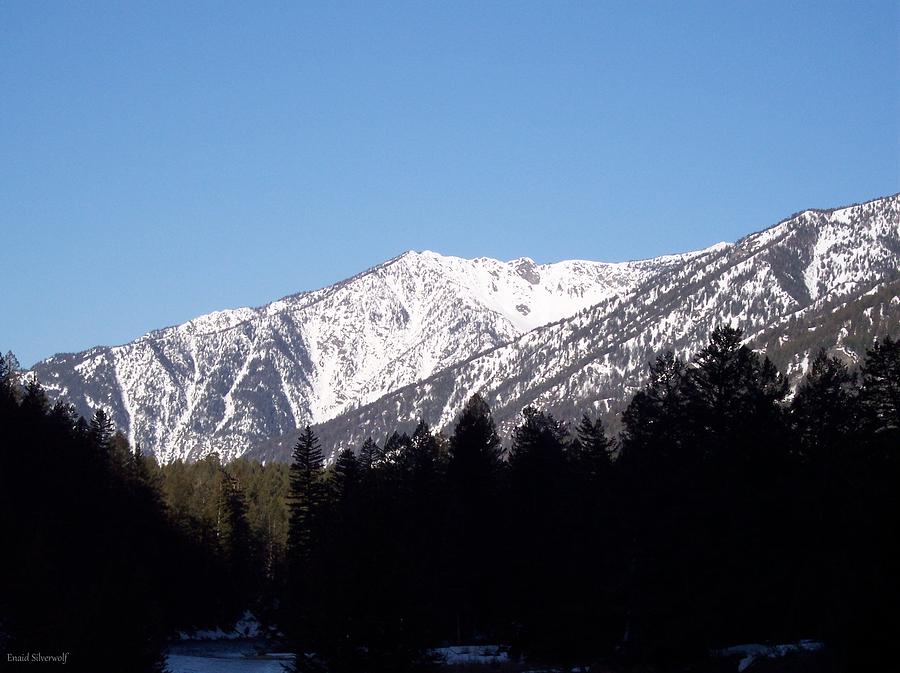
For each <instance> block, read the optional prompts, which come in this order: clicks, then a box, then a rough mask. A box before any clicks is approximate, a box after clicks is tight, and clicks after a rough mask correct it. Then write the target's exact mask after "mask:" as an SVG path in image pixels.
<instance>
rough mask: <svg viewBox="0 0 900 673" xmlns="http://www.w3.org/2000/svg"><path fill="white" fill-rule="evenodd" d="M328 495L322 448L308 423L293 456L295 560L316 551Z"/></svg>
mask: <svg viewBox="0 0 900 673" xmlns="http://www.w3.org/2000/svg"><path fill="white" fill-rule="evenodd" d="M324 497H325V487H324V467H323V464H322V449H321V447H320V446H319V439H318V437H316V434H315V433H314V432H313V429H312V427H311V426H309V425H307V426H306V427H305V428H304V430H303V432H302V434H301V435H300V438H299V439H298V440H297V443H296V445H294V451H293V453H292V456H291V470H290V493H289V496H288V507H289V510H290V528H289V533H288V553H289V554H290V556H291V558H292V559H293V560H295V561H306V560H308V559H309V557H310V555H311V553H312V544H313V535H314V531H315V527H316V525H317V524H318V521H317V517H318V515H319V514H320V512H321V508H322V506H323V504H324Z"/></svg>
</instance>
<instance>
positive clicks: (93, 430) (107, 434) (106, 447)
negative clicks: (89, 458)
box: [88, 409, 115, 466]
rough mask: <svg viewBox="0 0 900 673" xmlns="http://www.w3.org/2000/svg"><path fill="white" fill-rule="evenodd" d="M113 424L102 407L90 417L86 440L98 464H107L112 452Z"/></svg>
mask: <svg viewBox="0 0 900 673" xmlns="http://www.w3.org/2000/svg"><path fill="white" fill-rule="evenodd" d="M114 432H115V426H114V425H113V422H112V419H110V417H109V416H108V415H107V413H106V412H105V411H104V410H103V409H97V411H95V412H94V415H93V417H92V418H91V424H90V430H89V432H88V440H89V441H90V444H91V448H92V449H93V452H94V455H95V456H96V458H97V460H99V461H100V464H101V465H103V466H108V465H109V463H110V458H111V454H112V440H113V433H114Z"/></svg>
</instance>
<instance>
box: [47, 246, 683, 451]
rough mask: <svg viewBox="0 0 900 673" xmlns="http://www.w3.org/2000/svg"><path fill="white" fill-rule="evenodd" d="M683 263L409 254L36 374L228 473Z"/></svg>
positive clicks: (122, 423)
mask: <svg viewBox="0 0 900 673" xmlns="http://www.w3.org/2000/svg"><path fill="white" fill-rule="evenodd" d="M690 257H691V255H673V256H669V257H663V258H659V259H655V260H647V261H639V262H626V263H620V264H604V263H599V262H588V261H566V262H560V263H558V264H546V265H538V264H535V263H534V262H533V261H532V260H530V259H527V258H523V259H517V260H513V261H511V262H500V261H497V260H494V259H488V258H484V257H482V258H478V259H474V260H466V259H460V258H457V257H445V256H442V255H438V254H435V253H433V252H422V253H417V252H407V253H405V254H403V255H400V256H399V257H397V258H395V259H392V260H390V261H388V262H385V263H384V264H381V265H379V266H376V267H375V268H373V269H370V270H368V271H366V272H364V273H361V274H359V275H357V276H355V277H353V278H350V279H348V280H346V281H343V282H341V283H338V284H336V285H333V286H331V287H327V288H324V289H321V290H317V291H314V292H302V293H299V294H296V295H292V296H289V297H285V298H284V299H281V300H279V301H276V302H273V303H271V304H268V305H266V306H263V307H261V308H240V309H234V310H228V311H219V312H215V313H210V314H209V315H204V316H201V317H199V318H196V319H194V320H191V321H189V322H187V323H185V324H183V325H178V326H175V327H168V328H165V329H161V330H157V331H154V332H151V333H149V334H147V335H145V336H143V337H141V338H139V339H137V340H135V341H133V342H131V343H128V344H124V345H121V346H114V347H98V348H92V349H90V350H87V351H84V352H81V353H75V354H62V355H56V356H54V357H51V358H48V359H46V360H43V361H42V362H40V363H38V364H37V365H35V367H34V368H33V372H34V374H35V375H36V376H37V377H38V379H39V380H40V381H41V383H42V384H43V385H44V387H45V388H46V390H47V392H48V394H49V395H50V397H51V398H57V397H65V398H66V399H68V400H69V401H70V402H72V403H73V404H75V406H76V409H77V410H78V411H79V412H80V413H82V414H88V415H89V414H90V413H91V412H92V411H91V410H92V409H95V408H98V407H101V406H102V407H104V408H106V409H107V410H109V411H110V412H111V415H112V418H113V420H114V422H115V424H116V426H117V427H119V428H122V429H123V430H124V431H125V432H126V433H127V435H128V438H129V440H130V441H131V442H132V443H133V444H134V443H140V444H141V446H142V447H143V448H144V450H147V451H152V452H154V453H155V454H156V455H157V456H158V457H159V458H160V460H163V461H168V460H172V459H175V458H185V459H195V458H199V457H201V456H203V455H205V454H207V453H209V452H211V451H218V452H219V453H220V454H221V455H222V457H223V458H225V459H230V458H234V457H237V456H239V455H242V454H243V453H245V452H246V451H247V450H248V449H249V448H250V447H253V446H256V445H258V444H260V443H261V442H263V441H265V440H268V439H270V438H272V437H277V436H280V435H282V434H285V433H288V434H292V433H293V432H294V430H295V428H297V426H298V425H301V424H305V423H308V422H309V423H320V422H323V421H325V420H328V419H329V418H333V417H335V416H337V415H339V414H341V413H343V412H346V411H348V410H351V409H353V408H356V407H358V406H360V405H363V404H367V403H369V402H372V401H374V400H377V399H379V398H381V397H382V396H384V395H385V394H387V393H389V392H392V391H394V390H397V389H398V388H401V387H403V386H405V385H408V384H410V383H413V382H415V381H419V380H422V379H426V378H428V377H429V376H431V375H432V374H434V373H435V372H438V371H440V370H442V369H445V368H446V367H448V366H450V365H453V364H456V363H457V362H461V361H464V360H466V359H468V358H470V357H472V356H473V355H475V354H477V353H480V352H482V351H485V350H488V349H491V348H494V347H497V346H499V345H501V344H505V343H508V342H509V341H510V340H512V339H515V338H517V337H519V336H521V335H523V334H525V333H527V332H529V331H531V330H532V329H534V328H535V327H538V326H540V325H542V324H546V323H549V322H553V321H556V320H559V319H560V318H563V317H565V316H569V315H572V314H574V313H576V312H577V311H579V310H580V309H583V308H585V307H587V306H590V305H593V304H596V303H597V302H600V301H604V300H607V299H609V298H611V297H614V296H619V295H622V294H627V293H629V292H631V291H632V289H633V288H634V287H636V286H637V285H638V284H640V283H641V282H642V281H643V279H645V278H646V277H647V276H648V275H650V274H653V273H657V272H659V271H660V270H662V269H665V268H669V267H672V266H677V265H679V264H682V263H683V262H684V260H686V259H688V258H690Z"/></svg>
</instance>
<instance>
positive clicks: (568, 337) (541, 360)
mask: <svg viewBox="0 0 900 673" xmlns="http://www.w3.org/2000/svg"><path fill="white" fill-rule="evenodd" d="M645 271H646V274H645V275H644V277H643V278H641V279H640V281H639V282H637V283H636V284H635V285H634V286H632V287H631V288H630V289H627V290H625V291H623V292H621V293H619V294H616V295H613V296H610V297H607V298H605V299H603V300H601V301H600V302H598V303H597V304H595V305H594V306H591V307H589V308H588V309H586V310H583V311H580V312H579V313H577V314H576V315H574V316H572V317H570V318H567V319H563V320H561V321H559V322H557V323H554V324H551V325H547V326H544V327H540V328H537V329H535V330H533V331H531V332H528V333H527V334H525V335H523V336H521V337H519V338H518V339H514V340H513V341H511V342H509V343H507V344H504V345H502V346H499V347H497V348H494V349H492V350H490V351H487V352H484V353H482V354H480V355H478V356H477V357H474V358H472V359H469V360H467V361H465V362H460V363H458V364H456V365H453V366H451V367H449V368H447V369H445V370H443V371H441V372H438V373H436V374H435V375H434V376H432V377H430V378H427V379H425V380H423V381H421V382H418V383H416V384H413V385H411V386H407V387H406V388H402V389H399V390H397V391H395V392H392V393H390V394H389V395H387V396H385V397H383V398H381V399H379V400H377V401H376V402H374V403H373V404H370V405H367V406H364V407H361V408H359V409H353V410H350V411H349V412H346V413H345V414H343V415H341V416H340V417H337V418H334V419H332V420H331V421H329V422H328V423H326V424H324V425H323V426H321V428H320V434H321V436H322V437H323V440H324V444H325V445H326V446H328V447H329V448H342V447H355V446H359V445H360V444H361V443H362V441H363V440H364V439H365V437H366V436H367V435H371V436H373V437H375V438H376V439H381V438H382V437H384V436H385V434H386V433H388V432H389V431H391V430H393V429H394V428H395V427H396V426H397V425H398V420H399V424H400V425H399V427H400V428H401V429H410V428H411V427H412V426H413V425H414V423H415V422H416V421H417V419H419V418H424V419H425V420H427V421H428V422H429V423H431V424H432V425H433V426H436V427H438V428H448V427H449V426H450V425H451V424H452V422H453V420H454V419H455V417H456V416H457V415H458V413H459V411H460V409H461V407H462V405H463V403H464V402H465V400H466V399H467V398H468V397H469V396H470V395H471V394H472V393H475V392H479V393H481V394H482V395H483V396H484V397H485V398H486V400H487V401H488V403H489V404H490V405H491V408H492V410H493V412H494V416H495V418H496V419H497V420H498V422H499V424H500V427H501V431H502V434H505V435H507V436H508V434H509V431H510V430H511V428H512V427H513V425H514V423H515V422H516V420H517V418H518V414H519V412H520V411H521V409H522V408H523V407H525V406H527V405H530V404H533V405H536V406H538V407H540V408H542V409H545V410H548V411H551V412H553V413H554V414H555V415H556V416H557V417H558V418H562V419H577V418H578V417H579V416H580V415H581V414H582V413H584V412H591V413H594V414H599V415H602V416H606V417H607V419H608V420H613V421H614V419H615V414H614V413H612V412H615V411H617V410H618V409H620V408H621V407H622V405H623V404H624V403H625V402H626V401H627V400H628V399H629V398H630V396H631V395H632V394H633V393H634V392H635V390H637V388H638V387H639V386H640V385H641V384H642V383H643V381H644V379H645V375H646V373H647V363H648V362H649V361H650V360H652V359H653V357H654V356H655V355H656V354H658V353H659V352H661V351H663V350H666V349H673V350H674V351H676V353H677V354H678V355H679V356H681V357H684V358H687V357H689V356H690V355H691V354H692V353H694V352H696V351H697V350H698V349H700V348H702V347H703V346H704V345H705V344H706V343H707V341H708V338H709V334H710V332H711V331H712V330H713V329H714V328H715V327H716V326H717V325H720V324H731V325H733V326H735V327H739V328H741V329H743V330H744V332H745V337H746V339H747V342H748V343H749V344H750V345H751V346H752V347H753V348H757V349H760V350H765V351H766V352H767V353H769V354H770V356H771V357H772V358H773V360H774V361H775V362H776V364H777V365H778V366H779V367H780V368H781V369H782V370H783V371H786V372H788V373H789V374H791V375H792V376H793V378H794V381H796V380H797V378H798V377H799V375H800V374H802V373H803V371H805V367H806V365H807V363H808V362H809V357H810V354H811V353H813V352H814V351H815V350H817V349H818V348H820V347H826V348H830V349H831V350H832V351H835V352H838V353H841V354H843V355H844V356H845V357H846V358H848V359H849V360H854V361H858V360H859V359H860V358H861V357H862V356H863V355H864V353H865V349H866V348H867V347H868V346H871V344H872V343H873V341H874V339H875V338H876V337H880V336H883V335H884V334H886V333H890V334H891V335H893V336H894V337H898V336H900V195H895V196H892V197H889V198H885V199H878V200H875V201H871V202H869V203H866V204H862V205H856V206H851V207H848V208H841V209H835V210H825V211H821V210H810V211H806V212H803V213H800V214H798V215H795V216H793V217H791V218H790V219H787V220H785V221H783V222H780V223H779V224H777V225H775V226H773V227H771V228H769V229H766V230H765V231H762V232H760V233H757V234H753V235H750V236H747V237H746V238H744V239H741V240H740V241H738V242H737V243H735V244H734V245H719V246H714V247H713V248H710V249H708V250H705V251H701V252H699V253H695V254H692V255H685V256H682V257H680V258H679V259H678V260H677V261H675V262H674V263H670V264H665V265H658V266H650V267H645ZM290 440H291V438H290V437H285V438H282V439H281V441H276V442H272V443H270V444H268V445H266V446H261V447H260V449H258V450H257V452H256V453H257V455H259V456H262V457H286V456H287V451H288V448H289V446H290Z"/></svg>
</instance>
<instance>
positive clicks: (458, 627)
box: [446, 394, 502, 641]
mask: <svg viewBox="0 0 900 673" xmlns="http://www.w3.org/2000/svg"><path fill="white" fill-rule="evenodd" d="M501 472H502V464H501V460H500V437H499V435H498V434H497V429H496V426H495V425H494V420H493V418H492V417H491V410H490V408H489V407H488V405H487V403H486V402H485V401H484V399H483V398H482V397H481V396H480V395H477V394H476V395H473V396H472V397H471V398H470V399H469V400H468V402H466V405H465V406H464V407H463V410H462V413H461V414H460V416H459V419H458V420H457V422H456V425H455V426H454V429H453V434H452V435H451V437H450V445H449V454H448V462H447V488H448V491H449V504H450V515H449V521H450V525H449V527H448V529H447V531H448V541H447V543H446V544H447V550H448V557H449V561H450V565H451V568H452V570H451V572H450V579H449V588H450V592H451V598H450V600H451V604H452V605H451V610H452V622H451V626H452V628H453V630H454V631H455V633H454V635H455V637H456V639H457V641H461V640H466V641H468V640H470V639H472V638H474V637H475V636H476V635H478V634H479V633H481V632H482V631H485V630H487V626H488V624H489V623H490V622H496V621H497V619H496V617H497V615H496V613H497V612H498V611H499V610H498V607H499V603H500V602H501V600H502V599H501V596H502V594H501V586H502V580H501V571H500V567H501V563H502V561H501V551H502V547H501V544H500V538H501V536H500V535H499V534H498V530H499V529H500V528H501V523H500V522H501V521H502V513H501V511H500V504H501V492H500V489H501Z"/></svg>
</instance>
